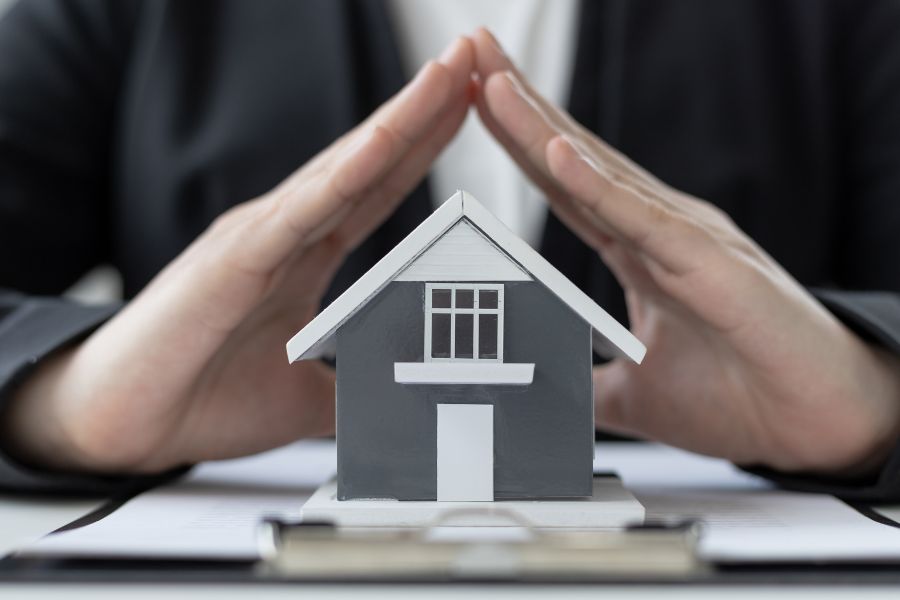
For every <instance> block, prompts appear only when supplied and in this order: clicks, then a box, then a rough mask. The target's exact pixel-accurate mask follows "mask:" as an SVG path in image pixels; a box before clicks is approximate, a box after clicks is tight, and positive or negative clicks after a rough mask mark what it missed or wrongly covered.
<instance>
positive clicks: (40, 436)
mask: <svg viewBox="0 0 900 600" xmlns="http://www.w3.org/2000/svg"><path fill="white" fill-rule="evenodd" d="M473 69H474V49H473V46H472V42H471V40H469V39H468V38H460V39H458V40H456V41H455V42H454V43H453V44H452V45H451V46H450V47H449V48H448V49H447V50H446V51H445V53H444V54H443V55H442V57H441V59H440V60H439V61H437V62H430V63H428V64H426V65H425V66H424V67H423V68H422V69H421V71H420V72H419V73H418V75H417V76H416V77H415V79H414V80H413V81H412V82H411V83H410V84H409V85H407V86H406V88H404V89H403V90H402V91H401V92H400V93H399V94H397V96H395V97H394V98H393V99H391V100H390V101H388V102H387V103H386V104H385V105H383V106H382V107H381V108H380V109H378V111H376V112H375V113H374V114H373V115H372V116H371V117H370V118H369V119H368V120H367V121H365V122H364V123H362V124H361V125H359V126H358V127H357V128H356V129H354V130H353V131H351V132H349V133H348V134H346V135H345V136H343V137H342V138H340V139H339V140H337V141H336V142H335V143H334V144H332V145H331V146H330V147H329V148H327V149H326V150H324V151H323V152H322V153H321V154H319V155H318V156H316V157H315V158H314V159H313V160H312V161H310V162H309V163H307V164H306V165H305V166H304V167H302V168H301V169H300V170H298V171H297V172H296V173H294V174H293V175H291V176H290V177H289V178H288V179H287V180H286V181H284V182H283V183H282V184H281V185H279V186H278V187H277V188H276V189H274V190H272V191H271V192H269V193H267V194H265V195H264V196H262V197H260V198H257V199H255V200H252V201H249V202H246V203H244V204H240V205H238V206H236V207H234V208H233V209H231V210H229V211H228V212H226V213H225V214H223V215H222V216H220V217H219V218H218V219H217V220H216V221H215V222H214V223H213V224H212V225H211V226H210V227H209V228H208V229H207V230H206V231H205V232H204V233H203V234H202V235H201V236H200V237H199V238H198V239H197V240H196V241H195V242H194V243H193V244H192V245H191V246H190V247H189V248H188V249H187V250H185V251H184V252H183V253H182V254H181V255H180V256H179V257H177V258H176V259H175V260H174V261H173V262H172V263H170V264H169V265H168V266H167V267H166V268H165V269H164V270H163V271H162V272H161V273H160V274H159V275H158V276H157V277H156V278H155V279H154V280H153V281H152V282H151V283H150V284H149V285H148V286H147V287H146V288H145V289H144V290H143V291H142V292H141V293H140V294H139V295H138V296H137V297H136V298H135V299H134V300H133V301H132V302H131V303H129V304H128V305H127V306H126V307H125V308H124V310H122V311H121V312H120V313H119V314H118V315H116V316H115V317H114V318H113V319H111V320H110V321H109V322H108V323H106V324H105V325H104V326H103V327H101V328H100V329H99V330H97V331H96V332H95V333H94V334H93V335H91V336H90V337H89V338H88V339H86V340H85V341H84V342H83V343H81V344H80V345H78V346H77V347H75V348H72V349H70V350H68V351H65V352H62V353H60V354H59V355H58V356H57V357H56V358H55V359H52V360H50V361H48V362H47V363H46V364H45V365H44V366H43V367H42V368H41V369H39V370H38V371H37V372H36V374H34V375H33V376H32V377H30V378H29V379H28V380H27V381H26V382H25V384H24V385H23V386H22V387H21V388H20V390H19V391H18V392H17V394H16V395H15V396H14V398H13V399H12V404H11V405H10V407H9V409H8V412H7V413H6V415H5V418H4V422H3V424H2V426H3V429H4V431H3V439H4V441H5V443H6V444H7V445H8V446H9V447H10V448H11V449H12V451H13V452H14V454H15V455H16V456H17V457H20V458H21V459H23V460H25V461H27V462H29V463H32V464H36V465H39V466H43V467H49V468H59V469H67V470H82V471H94V472H156V471H161V470H165V469H167V468H170V467H174V466H178V465H182V464H187V463H192V462H196V461H201V460H206V459H214V458H226V457H232V456H239V455H244V454H250V453H254V452H258V451H262V450H265V449H268V448H273V447H276V446H279V445H282V444H284V443H286V442H289V441H291V440H294V439H298V438H301V437H304V436H310V435H324V434H327V433H329V432H331V431H333V428H334V373H333V371H332V370H331V369H330V368H329V367H327V366H326V365H324V364H322V363H319V362H304V363H302V364H297V365H289V364H288V362H287V358H286V356H285V353H284V343H285V341H286V340H287V339H288V338H289V337H290V336H291V335H292V334H293V333H295V332H296V331H297V330H299V329H300V328H302V327H303V326H304V325H305V324H306V323H307V322H308V321H309V320H310V319H311V318H312V317H313V316H314V315H315V313H316V311H317V310H318V308H319V304H320V302H321V299H322V296H323V294H324V293H325V291H326V289H327V286H328V284H329V282H330V281H331V278H332V276H333V274H334V272H335V271H336V269H337V268H338V267H339V266H340V264H341V263H342V261H343V259H344V258H345V257H346V255H347V254H348V252H349V251H350V250H352V249H353V248H354V247H355V246H356V245H358V244H359V243H360V242H361V241H362V240H363V239H364V238H365V237H366V236H367V235H368V234H369V233H371V232H372V231H373V230H374V229H375V228H376V227H377V226H378V225H379V224H380V223H381V222H382V221H383V220H384V219H385V218H386V217H387V216H388V215H389V214H390V213H391V212H392V211H393V210H394V208H395V207H396V206H397V204H398V203H399V202H400V201H401V200H402V199H403V198H404V197H405V196H406V194H407V193H408V192H409V191H410V190H411V189H412V188H413V187H414V186H415V185H416V184H417V183H418V182H419V181H420V180H421V179H422V177H423V176H424V174H425V173H426V172H427V170H428V168H429V167H430V165H431V163H432V161H433V160H434V158H435V157H436V155H437V154H438V153H439V152H440V151H441V149H443V147H444V146H445V144H446V143H447V142H448V141H449V140H450V139H451V138H452V137H453V135H454V134H455V132H456V131H457V129H458V128H459V126H460V124H461V123H462V121H463V119H464V118H465V116H466V113H467V111H468V107H469V104H470V99H471V73H472V71H473ZM301 134H302V132H298V135H301Z"/></svg>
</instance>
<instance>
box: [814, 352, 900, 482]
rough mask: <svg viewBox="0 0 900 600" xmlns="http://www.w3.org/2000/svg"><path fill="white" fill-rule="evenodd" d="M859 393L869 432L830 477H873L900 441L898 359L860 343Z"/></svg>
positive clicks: (899, 372) (899, 378)
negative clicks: (866, 414)
mask: <svg viewBox="0 0 900 600" xmlns="http://www.w3.org/2000/svg"><path fill="white" fill-rule="evenodd" d="M860 345H861V346H862V350H861V353H860V356H861V361H860V362H861V368H860V373H861V375H860V378H859V381H861V382H862V383H863V385H862V386H860V389H859V391H858V394H859V396H858V397H857V401H858V403H859V404H860V405H869V406H870V414H871V416H870V419H869V423H870V425H869V427H868V432H867V434H866V435H865V437H864V438H863V439H862V440H860V443H859V450H858V452H857V453H856V455H855V456H854V457H853V458H852V459H851V460H850V461H848V462H847V464H846V465H845V466H843V467H840V468H838V469H836V470H834V471H833V472H832V473H831V474H833V475H836V476H844V477H854V478H856V477H867V476H871V475H875V474H877V473H878V471H879V470H880V469H881V468H882V466H883V465H884V463H885V461H886V460H887V459H888V458H889V457H890V455H891V452H892V451H893V449H894V447H895V446H896V445H897V442H898V440H900V357H898V356H896V355H894V354H891V353H889V352H887V351H885V350H883V349H881V348H879V347H876V346H873V345H869V344H866V343H864V342H862V341H860Z"/></svg>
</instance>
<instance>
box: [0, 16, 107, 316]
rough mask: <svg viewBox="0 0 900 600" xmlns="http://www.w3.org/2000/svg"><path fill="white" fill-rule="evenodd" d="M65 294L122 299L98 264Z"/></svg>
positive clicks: (88, 299)
mask: <svg viewBox="0 0 900 600" xmlns="http://www.w3.org/2000/svg"><path fill="white" fill-rule="evenodd" d="M18 1H20V0H0V19H2V18H3V15H4V14H6V11H7V10H9V7H10V6H12V5H13V4H15V3H16V2H18ZM65 296H67V297H68V298H72V299H73V300H78V301H80V302H84V303H85V304H104V303H107V302H111V301H115V300H121V299H122V282H121V278H120V276H119V273H118V271H116V270H115V269H114V268H112V267H111V266H108V265H105V266H100V267H97V268H96V269H94V270H93V271H91V272H90V273H88V274H87V275H85V276H84V277H83V278H82V279H81V280H80V281H78V283H76V284H75V285H73V286H72V287H71V288H70V289H69V290H68V291H66V293H65Z"/></svg>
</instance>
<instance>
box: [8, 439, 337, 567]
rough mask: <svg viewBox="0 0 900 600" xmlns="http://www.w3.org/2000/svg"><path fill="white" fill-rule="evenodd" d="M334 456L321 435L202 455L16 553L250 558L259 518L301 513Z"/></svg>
mask: <svg viewBox="0 0 900 600" xmlns="http://www.w3.org/2000/svg"><path fill="white" fill-rule="evenodd" d="M335 464H336V462H335V448H334V443H333V442H331V441H319V440H316V441H305V442H300V443H298V444H294V445H291V446H286V447H284V448H280V449H278V450H272V451H271V452H266V453H264V454H259V455H256V456H250V457H247V458H240V459H235V460H227V461H221V462H210V463H204V464H202V465H199V466H198V467H196V468H195V469H194V470H193V471H192V472H191V473H190V474H189V475H188V476H187V477H186V478H184V479H183V480H181V481H178V482H176V483H173V484H171V485H167V486H165V487H162V488H159V489H155V490H151V491H149V492H145V493H144V494H141V495H140V496H138V497H137V498H134V499H132V500H131V501H129V502H128V503H126V504H125V505H124V506H122V507H121V508H119V509H118V510H117V511H116V512H114V513H113V514H111V515H109V516H107V517H105V518H104V519H102V520H100V521H98V522H96V523H93V524H91V525H88V526H85V527H82V528H80V529H75V530H72V531H69V532H63V533H59V534H53V535H50V536H47V537H45V538H43V539H42V540H40V541H38V542H37V543H36V544H33V545H30V546H27V547H25V548H24V549H22V551H21V554H50V555H66V556H70V555H75V556H111V557H147V556H150V557H165V558H222V559H235V560H245V559H246V560H252V559H255V558H257V557H258V550H257V539H256V531H257V525H258V523H259V520H260V519H261V518H262V517H264V516H269V515H271V516H279V517H283V518H287V519H296V518H297V517H299V514H300V508H301V507H302V505H303V502H305V501H306V499H307V498H308V497H309V496H311V495H312V493H313V492H314V491H315V489H316V488H317V487H318V486H319V484H320V483H322V482H323V481H325V480H326V479H328V478H329V477H331V476H332V475H333V474H334V473H335Z"/></svg>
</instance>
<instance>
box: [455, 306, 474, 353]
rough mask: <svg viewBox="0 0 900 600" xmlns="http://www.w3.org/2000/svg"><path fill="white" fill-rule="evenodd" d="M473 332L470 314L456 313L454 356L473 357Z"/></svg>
mask: <svg viewBox="0 0 900 600" xmlns="http://www.w3.org/2000/svg"><path fill="white" fill-rule="evenodd" d="M474 334H475V326H474V321H473V320H472V315H470V314H469V315H466V314H459V313H457V315H456V358H475V353H474V351H473V349H472V347H473V342H474V340H473V338H474Z"/></svg>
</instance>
